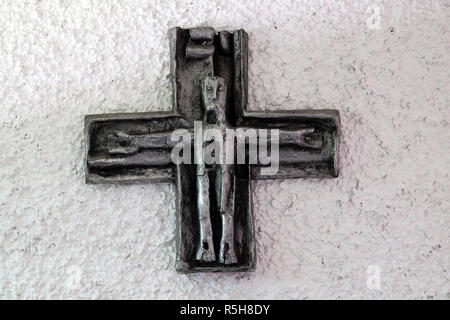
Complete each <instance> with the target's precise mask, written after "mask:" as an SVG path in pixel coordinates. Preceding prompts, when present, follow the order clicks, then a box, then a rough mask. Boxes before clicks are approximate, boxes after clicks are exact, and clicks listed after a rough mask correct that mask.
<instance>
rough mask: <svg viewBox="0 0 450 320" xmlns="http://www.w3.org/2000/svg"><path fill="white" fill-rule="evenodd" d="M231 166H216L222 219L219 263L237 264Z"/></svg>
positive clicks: (233, 186) (233, 180) (218, 199)
mask: <svg viewBox="0 0 450 320" xmlns="http://www.w3.org/2000/svg"><path fill="white" fill-rule="evenodd" d="M233 169H234V167H233V165H227V164H224V165H217V169H216V172H217V187H216V190H217V204H218V211H219V213H220V215H221V218H222V236H221V240H220V251H219V262H220V263H224V264H233V263H237V262H238V261H237V256H236V252H235V248H234V197H235V183H236V177H235V175H234V172H233Z"/></svg>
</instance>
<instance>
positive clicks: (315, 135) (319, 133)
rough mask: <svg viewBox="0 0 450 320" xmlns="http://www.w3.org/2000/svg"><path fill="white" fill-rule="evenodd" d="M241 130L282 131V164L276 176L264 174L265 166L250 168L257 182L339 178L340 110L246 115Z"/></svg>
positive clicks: (280, 132)
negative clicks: (304, 178)
mask: <svg viewBox="0 0 450 320" xmlns="http://www.w3.org/2000/svg"><path fill="white" fill-rule="evenodd" d="M241 124H242V127H244V128H254V129H278V130H279V163H278V166H279V168H278V172H277V173H276V174H271V175H268V174H265V173H264V170H261V168H263V167H264V166H266V165H263V164H261V163H259V162H258V163H257V164H254V165H252V167H251V175H252V178H254V179H274V178H302V177H310V178H315V177H337V176H338V174H339V168H338V159H339V154H338V153H339V137H340V117H339V112H338V111H337V110H328V109H324V110H299V111H295V110H293V111H290V110H286V111H273V112H248V111H246V112H244V113H243V117H242V121H241Z"/></svg>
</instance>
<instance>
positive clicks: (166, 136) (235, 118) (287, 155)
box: [85, 27, 340, 272]
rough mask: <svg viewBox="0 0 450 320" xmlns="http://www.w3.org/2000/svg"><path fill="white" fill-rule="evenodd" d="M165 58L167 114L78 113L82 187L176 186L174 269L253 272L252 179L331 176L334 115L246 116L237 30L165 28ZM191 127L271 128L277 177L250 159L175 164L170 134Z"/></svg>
mask: <svg viewBox="0 0 450 320" xmlns="http://www.w3.org/2000/svg"><path fill="white" fill-rule="evenodd" d="M170 54H171V71H170V72H171V81H172V88H173V111H171V112H145V113H122V114H120V113H119V114H104V115H87V116H86V118H85V133H86V144H87V146H86V182H87V183H122V184H124V183H139V182H140V183H146V182H175V184H176V192H177V206H176V208H177V209H176V241H177V248H176V269H177V270H178V271H180V272H201V271H209V272H212V271H247V270H252V269H254V268H255V263H256V252H255V239H254V222H253V215H252V201H251V181H252V180H253V179H274V178H308V177H337V176H338V146H339V134H340V118H339V112H338V111H337V110H328V109H327V110H286V111H273V112H253V111H248V110H247V100H248V99H247V97H248V92H247V91H248V72H247V66H248V35H247V33H246V32H245V31H244V30H242V29H241V30H237V31H234V32H228V31H220V32H215V30H214V29H212V28H206V27H202V28H193V29H181V28H174V29H171V30H170ZM211 88H213V89H214V90H213V91H212V92H213V93H214V94H213V95H211V92H209V89H211ZM208 112H213V113H214V117H212V118H211V117H208ZM211 119H213V120H211ZM194 121H202V123H204V124H205V125H207V126H213V127H215V128H218V129H219V130H224V129H225V128H258V129H259V128H261V129H279V130H280V142H279V157H280V160H279V170H278V172H277V173H276V174H275V175H266V174H265V173H264V172H265V171H264V170H261V169H262V168H263V167H264V165H262V164H261V163H256V164H249V163H248V162H246V163H245V164H235V165H215V166H212V167H210V166H205V165H196V164H176V165H175V164H173V162H172V159H171V150H172V147H173V146H174V145H175V144H176V142H173V141H171V139H170V135H171V133H172V132H173V131H174V130H175V129H180V128H184V129H187V130H192V129H193V126H194ZM246 143H248V144H251V143H252V141H247V142H246ZM192 154H194V153H192ZM274 214H276V212H275V213H274Z"/></svg>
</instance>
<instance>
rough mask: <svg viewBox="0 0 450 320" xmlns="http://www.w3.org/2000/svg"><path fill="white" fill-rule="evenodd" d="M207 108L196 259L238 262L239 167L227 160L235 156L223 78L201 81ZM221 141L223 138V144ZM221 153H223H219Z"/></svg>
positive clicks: (199, 155) (200, 149)
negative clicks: (215, 219)
mask: <svg viewBox="0 0 450 320" xmlns="http://www.w3.org/2000/svg"><path fill="white" fill-rule="evenodd" d="M201 90H202V101H203V106H204V112H203V120H202V130H201V135H202V137H201V139H195V141H196V143H198V144H200V145H199V146H196V147H195V149H194V150H195V157H196V163H197V168H196V172H197V208H198V216H199V225H200V237H199V242H198V244H197V251H196V260H197V261H199V262H215V261H218V262H219V263H222V264H233V263H237V262H238V259H237V256H236V251H235V245H234V197H235V184H236V181H235V180H236V176H235V168H234V161H233V159H231V161H226V160H227V156H229V155H234V136H233V140H232V143H231V144H230V143H227V135H226V129H228V128H230V125H229V123H228V122H227V119H226V116H225V107H226V93H227V90H226V83H225V80H224V79H222V78H219V77H207V78H205V79H203V81H202V82H201ZM219 139H222V140H221V141H220V140H219ZM218 153H220V154H218ZM210 171H214V173H215V188H213V190H214V192H215V195H213V196H215V198H216V202H217V211H216V212H213V211H212V210H211V206H210V194H209V191H210V190H211V188H210V183H211V181H210V178H209V172H210ZM211 215H220V221H221V227H222V228H221V230H222V232H221V237H220V248H219V250H218V254H219V257H218V258H216V253H215V252H216V251H215V248H214V242H213V230H212V224H211Z"/></svg>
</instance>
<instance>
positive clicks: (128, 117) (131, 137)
mask: <svg viewBox="0 0 450 320" xmlns="http://www.w3.org/2000/svg"><path fill="white" fill-rule="evenodd" d="M180 128H184V129H188V128H189V124H188V123H187V121H186V120H184V118H182V117H181V116H180V115H177V114H175V113H173V112H145V113H117V114H103V115H87V116H86V117H85V139H86V166H85V168H86V182H87V183H136V182H148V181H172V180H173V176H174V175H173V164H172V160H171V153H170V152H171V148H172V146H173V143H174V142H172V141H171V139H170V135H171V133H172V131H173V130H175V129H180Z"/></svg>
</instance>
